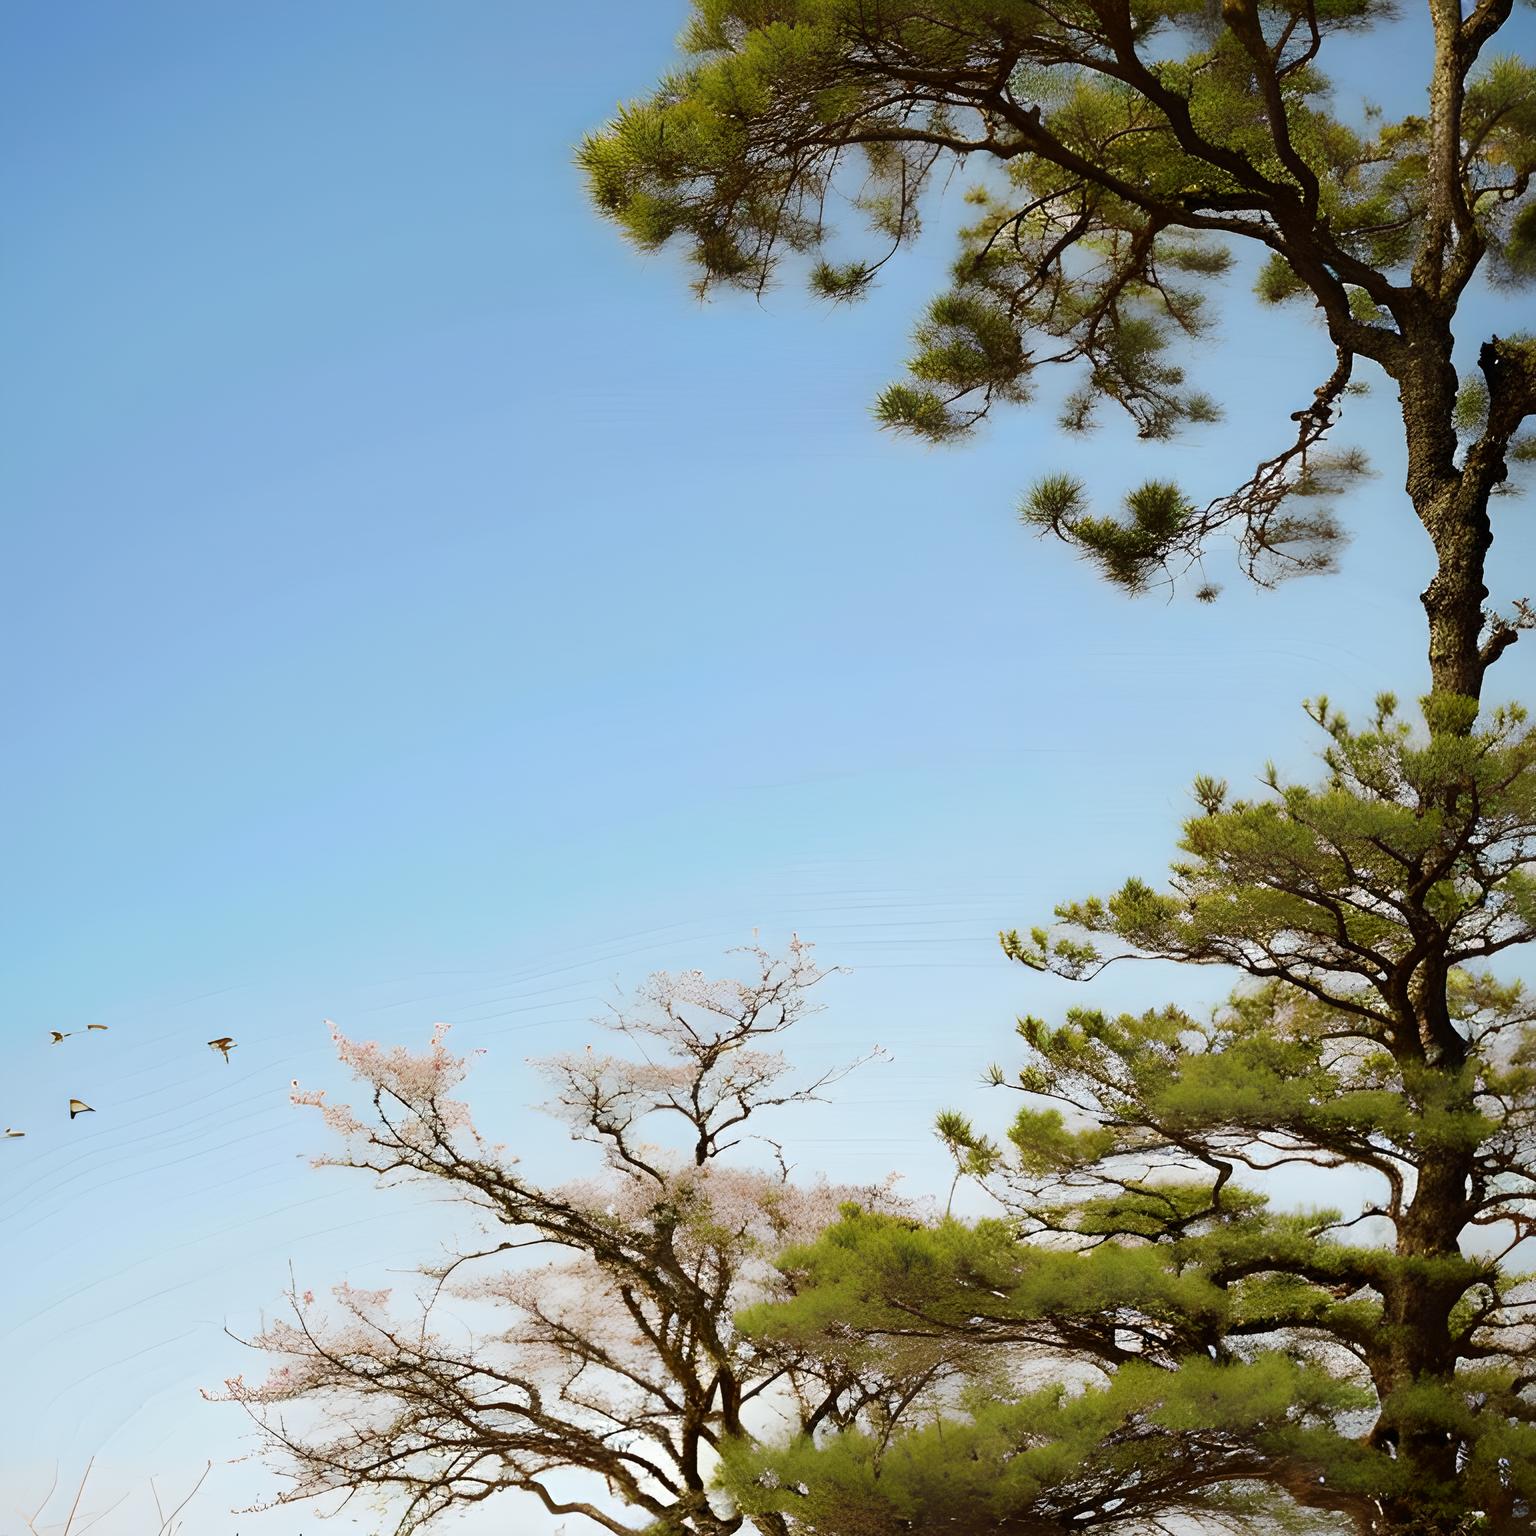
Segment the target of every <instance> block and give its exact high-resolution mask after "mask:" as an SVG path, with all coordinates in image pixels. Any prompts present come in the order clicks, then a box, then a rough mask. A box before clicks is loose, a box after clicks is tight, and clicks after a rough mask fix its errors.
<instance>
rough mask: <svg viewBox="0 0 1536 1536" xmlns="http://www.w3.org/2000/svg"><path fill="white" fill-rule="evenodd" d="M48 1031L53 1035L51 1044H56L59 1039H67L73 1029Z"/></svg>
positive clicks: (72, 1032)
mask: <svg viewBox="0 0 1536 1536" xmlns="http://www.w3.org/2000/svg"><path fill="white" fill-rule="evenodd" d="M48 1033H49V1034H50V1035H52V1036H53V1041H52V1044H54V1045H57V1044H58V1043H59V1041H60V1040H68V1039H69V1037H70V1036H71V1035H72V1034H74V1030H72V1029H69V1030H62V1029H50V1030H49V1031H48Z"/></svg>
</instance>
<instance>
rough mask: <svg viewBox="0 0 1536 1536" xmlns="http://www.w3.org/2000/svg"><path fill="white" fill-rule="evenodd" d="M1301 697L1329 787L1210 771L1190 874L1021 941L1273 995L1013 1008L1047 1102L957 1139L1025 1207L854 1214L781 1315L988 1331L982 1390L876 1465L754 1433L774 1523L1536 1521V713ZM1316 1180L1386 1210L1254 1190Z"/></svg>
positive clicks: (832, 1349)
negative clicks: (1348, 1179)
mask: <svg viewBox="0 0 1536 1536" xmlns="http://www.w3.org/2000/svg"><path fill="white" fill-rule="evenodd" d="M1313 716H1314V719H1315V720H1316V721H1317V723H1318V724H1319V725H1320V726H1322V727H1323V728H1324V729H1325V730H1326V731H1327V733H1328V738H1329V740H1328V746H1327V748H1326V751H1325V763H1326V768H1327V776H1326V778H1325V779H1324V780H1323V782H1322V783H1320V784H1317V785H1305V784H1291V783H1286V782H1283V781H1281V780H1280V779H1279V778H1278V777H1277V776H1276V775H1275V774H1274V773H1273V770H1271V771H1270V773H1269V775H1268V779H1267V792H1266V793H1265V794H1263V795H1261V796H1260V797H1258V798H1256V799H1253V800H1241V799H1239V800H1230V801H1229V799H1228V795H1227V790H1226V787H1225V786H1224V785H1221V784H1218V783H1216V782H1214V781H1212V780H1210V779H1202V780H1199V781H1197V784H1196V797H1197V800H1198V801H1199V802H1200V805H1201V810H1200V812H1199V814H1197V815H1196V816H1195V817H1193V818H1192V819H1191V820H1190V821H1189V822H1188V823H1187V824H1186V827H1185V835H1184V841H1183V848H1184V850H1185V854H1186V857H1185V858H1184V859H1183V860H1181V861H1180V862H1179V863H1178V864H1176V865H1175V866H1174V869H1173V871H1172V877H1171V880H1170V882H1169V883H1168V886H1167V888H1166V889H1164V890H1157V889H1154V888H1153V887H1152V886H1150V885H1148V884H1146V883H1145V882H1142V881H1138V880H1132V881H1129V882H1127V883H1126V884H1125V885H1124V886H1123V887H1122V888H1121V889H1120V890H1119V891H1118V892H1116V893H1115V894H1113V895H1112V896H1110V897H1107V898H1090V899H1088V900H1085V901H1080V902H1072V903H1067V904H1064V905H1063V906H1062V907H1060V908H1059V909H1058V912H1057V919H1058V921H1057V923H1056V924H1055V925H1054V926H1047V927H1041V928H1037V929H1035V930H1033V931H1032V932H1030V933H1029V934H1027V935H1020V934H1019V933H1016V932H1011V933H1008V934H1005V935H1004V936H1003V943H1004V948H1005V949H1006V951H1007V952H1008V953H1009V954H1010V955H1011V956H1012V957H1013V958H1014V959H1016V960H1018V961H1020V962H1022V963H1023V964H1025V965H1027V966H1030V967H1033V968H1036V969H1039V970H1043V971H1050V972H1054V973H1056V974H1058V975H1061V976H1065V977H1068V978H1071V979H1084V978H1086V977H1089V976H1091V975H1093V974H1094V973H1095V972H1096V971H1097V970H1098V969H1100V968H1101V967H1102V966H1103V965H1105V964H1108V963H1111V962H1112V961H1114V960H1117V959H1131V958H1135V957H1142V958H1157V959H1167V960H1174V961H1178V962H1182V963H1189V964H1216V965H1221V966H1223V967H1233V968H1235V969H1236V970H1237V971H1239V972H1240V973H1243V974H1244V975H1245V976H1246V977H1247V978H1248V980H1247V983H1246V985H1245V986H1244V987H1242V988H1241V989H1239V990H1238V991H1237V992H1236V993H1234V994H1233V996H1232V997H1231V998H1230V999H1229V1001H1228V1002H1227V1003H1226V1004H1225V1005H1223V1006H1222V1007H1220V1008H1218V1009H1217V1010H1215V1012H1214V1013H1213V1014H1212V1015H1211V1016H1210V1017H1208V1018H1200V1017H1196V1016H1194V1015H1192V1014H1190V1013H1189V1012H1187V1011H1185V1010H1183V1009H1180V1008H1176V1007H1165V1008H1158V1009H1151V1010H1148V1011H1146V1012H1143V1013H1139V1014H1122V1015H1110V1014H1106V1013H1104V1012H1102V1011H1099V1010H1095V1009H1092V1008H1079V1009H1074V1010H1072V1011H1070V1012H1069V1013H1068V1014H1067V1016H1066V1018H1065V1020H1064V1021H1063V1022H1061V1023H1059V1024H1055V1025H1052V1024H1049V1023H1047V1022H1045V1021H1044V1020H1041V1019H1039V1018H1034V1017H1026V1018H1023V1019H1021V1020H1020V1021H1019V1034H1020V1036H1021V1037H1022V1039H1023V1041H1024V1044H1025V1047H1026V1050H1027V1053H1028V1054H1027V1060H1026V1062H1025V1064H1024V1065H1023V1066H1022V1068H1020V1069H1018V1070H1017V1071H1007V1070H1004V1069H1003V1068H1001V1067H996V1068H993V1069H992V1074H991V1076H992V1080H993V1081H994V1082H995V1083H997V1084H999V1085H1003V1084H1006V1085H1009V1086H1011V1087H1013V1088H1015V1089H1016V1090H1018V1091H1019V1092H1020V1093H1022V1094H1023V1095H1024V1096H1025V1099H1026V1103H1025V1105H1024V1107H1023V1108H1021V1109H1020V1110H1019V1112H1018V1114H1017V1116H1016V1117H1015V1118H1014V1120H1013V1122H1012V1124H1011V1125H1010V1127H1009V1129H1008V1134H1007V1137H1006V1144H1002V1143H999V1142H996V1141H994V1140H993V1139H992V1138H990V1137H988V1136H987V1135H985V1134H984V1133H982V1132H979V1131H977V1130H976V1129H974V1128H973V1127H972V1125H971V1124H970V1122H969V1121H968V1120H967V1119H966V1118H965V1117H964V1116H960V1115H957V1114H955V1113H953V1112H951V1113H949V1114H946V1115H944V1116H941V1119H940V1125H939V1130H940V1133H941V1134H942V1135H943V1136H944V1138H945V1140H946V1141H947V1142H948V1143H949V1144H950V1146H951V1148H952V1149H953V1150H954V1152H955V1154H956V1157H957V1161H958V1162H959V1164H960V1166H961V1167H962V1168H963V1169H964V1171H965V1172H967V1173H968V1174H971V1175H973V1176H975V1177H976V1178H978V1179H980V1180H981V1181H982V1183H983V1184H984V1185H985V1186H986V1187H987V1188H988V1189H989V1190H990V1191H991V1192H992V1193H993V1194H994V1195H995V1196H996V1197H997V1199H998V1201H999V1202H1000V1204H1001V1207H1002V1209H1003V1212H1004V1213H1005V1214H1003V1215H1001V1216H999V1217H997V1218H996V1219H992V1220H987V1221H983V1222H981V1223H979V1224H973V1225H967V1224H963V1223H960V1222H956V1221H953V1220H946V1221H945V1222H943V1223H940V1224H938V1225H936V1226H928V1227H921V1226H917V1225H915V1224H913V1223H911V1222H903V1221H901V1220H900V1219H894V1218H892V1217H889V1216H885V1215H877V1214H868V1215H864V1214H860V1215H856V1216H853V1217H851V1218H849V1219H847V1220H845V1221H844V1222H843V1223H841V1224H840V1225H839V1226H838V1227H836V1228H834V1229H832V1230H831V1231H830V1232H828V1233H827V1234H825V1235H824V1236H823V1237H822V1238H821V1239H820V1240H819V1241H818V1242H817V1243H815V1244H813V1245H811V1246H809V1247H804V1248H801V1249H799V1250H796V1251H794V1252H791V1253H790V1254H788V1255H786V1256H785V1257H784V1258H783V1260H782V1261H781V1262H782V1265H783V1268H784V1270H785V1274H786V1277H787V1278H788V1279H789V1280H790V1282H791V1283H792V1285H793V1286H794V1288H795V1289H796V1292H797V1294H796V1296H795V1297H794V1299H792V1300H789V1301H783V1302H780V1303H778V1304H776V1305H765V1306H762V1307H759V1308H758V1309H757V1310H756V1311H755V1312H754V1313H753V1314H751V1316H750V1318H749V1326H751V1327H752V1328H753V1329H755V1330H756V1331H757V1332H758V1333H759V1334H761V1335H764V1336H771V1337H776V1338H779V1339H782V1340H785V1341H793V1342H794V1344H795V1346H796V1347H797V1348H801V1349H806V1350H808V1351H811V1352H814V1351H815V1350H816V1348H817V1347H818V1341H821V1343H820V1347H821V1348H823V1349H825V1350H826V1352H827V1354H828V1356H829V1358H843V1357H845V1356H846V1355H847V1354H848V1352H849V1349H850V1344H849V1338H850V1336H853V1337H855V1338H857V1339H858V1340H859V1341H860V1343H861V1345H862V1346H863V1347H864V1348H865V1349H866V1350H867V1351H868V1352H869V1355H870V1356H871V1357H872V1358H878V1357H879V1354H880V1352H881V1350H882V1349H884V1348H887V1347H889V1346H890V1344H891V1343H892V1342H897V1343H899V1344H900V1345H901V1346H902V1347H907V1346H908V1345H909V1343H910V1341H911V1340H912V1339H914V1338H926V1339H932V1340H942V1341H948V1342H951V1343H953V1344H956V1345H957V1346H958V1345H960V1344H961V1343H964V1344H967V1345H969V1346H971V1348H972V1349H973V1350H975V1351H976V1352H978V1354H979V1356H980V1358H981V1360H982V1361H983V1362H984V1364H985V1368H986V1372H987V1375H985V1376H982V1377H980V1378H979V1381H978V1386H979V1388H980V1389H983V1390H978V1391H977V1392H976V1393H975V1394H974V1395H973V1397H972V1398H971V1399H970V1401H969V1409H970V1411H969V1412H967V1413H964V1414H956V1415H953V1416H951V1417H947V1418H945V1419H944V1420H943V1421H942V1422H941V1423H938V1424H922V1425H919V1424H914V1425H912V1426H910V1429H909V1430H908V1431H907V1432H906V1433H903V1434H898V1435H897V1436H896V1437H894V1438H890V1439H889V1440H888V1442H887V1443H884V1444H882V1443H880V1442H877V1441H875V1440H873V1439H871V1438H870V1437H868V1436H860V1435H857V1434H854V1435H851V1436H839V1437H836V1438H835V1439H833V1440H830V1441H828V1442H827V1443H825V1444H824V1445H816V1444H814V1443H812V1441H811V1440H810V1439H808V1438H807V1437H804V1436H801V1437H798V1438H797V1439H795V1440H794V1441H793V1442H791V1443H789V1444H787V1445H786V1446H785V1447H784V1448H782V1449H781V1450H779V1451H778V1452H776V1453H774V1454H771V1455H768V1456H763V1455H761V1454H758V1453H755V1452H753V1451H750V1450H748V1449H747V1448H745V1447H743V1448H742V1449H741V1450H740V1451H739V1452H738V1454H737V1456H736V1457H735V1458H734V1459H733V1462H732V1468H731V1470H732V1477H733V1483H732V1486H733V1487H735V1488H736V1489H737V1490H738V1491H739V1495H740V1496H741V1497H742V1498H743V1500H744V1501H745V1502H746V1503H747V1505H748V1506H749V1507H751V1508H764V1509H770V1510H774V1511H777V1512H780V1513H781V1514H784V1515H786V1516H787V1517H788V1518H790V1519H791V1520H792V1522H794V1523H796V1524H797V1526H798V1527H799V1528H802V1529H804V1530H805V1531H807V1532H817V1533H827V1536H830V1533H833V1532H842V1531H860V1532H865V1531H868V1532H881V1533H885V1532H890V1533H893V1536H894V1533H896V1532H901V1531H909V1530H926V1529H929V1528H930V1527H934V1526H936V1527H938V1528H942V1529H955V1530H967V1531H969V1530H975V1531H982V1530H986V1531H995V1532H999V1533H1003V1532H1015V1533H1018V1536H1026V1533H1028V1536H1033V1533H1035V1532H1043V1531H1047V1530H1063V1529H1092V1528H1095V1527H1108V1528H1113V1529H1118V1530H1123V1531H1127V1532H1129V1531H1137V1532H1140V1531H1151V1530H1154V1529H1164V1528H1166V1527H1163V1526H1160V1525H1159V1523H1158V1522H1160V1521H1163V1520H1165V1519H1167V1518H1169V1517H1170V1516H1179V1517H1183V1518H1185V1519H1187V1520H1190V1521H1192V1522H1194V1524H1193V1525H1192V1526H1191V1527H1189V1528H1191V1529H1196V1530H1199V1529H1207V1528H1211V1526H1210V1524H1209V1523H1210V1522H1214V1524H1215V1526H1217V1527H1221V1526H1223V1524H1224V1523H1230V1522H1233V1521H1235V1522H1236V1524H1237V1528H1239V1529H1244V1530H1250V1531H1251V1530H1271V1529H1281V1528H1283V1527H1284V1525H1285V1524H1286V1523H1292V1524H1294V1523H1297V1522H1298V1521H1300V1522H1302V1523H1305V1522H1306V1520H1307V1519H1308V1518H1311V1519H1313V1520H1315V1521H1320V1522H1322V1523H1323V1524H1324V1525H1325V1526H1326V1527H1327V1528H1329V1529H1335V1530H1337V1529H1348V1530H1353V1531H1356V1532H1358V1533H1361V1536H1370V1533H1380V1532H1399V1533H1406V1532H1420V1533H1437V1536H1446V1533H1452V1532H1456V1533H1470V1532H1484V1533H1489V1536H1493V1533H1499V1536H1502V1533H1513V1532H1518V1531H1528V1530H1529V1529H1530V1528H1531V1510H1532V1508H1533V1506H1536V1326H1533V1323H1536V1319H1533V1315H1532V1309H1533V1308H1536V1278H1533V1277H1532V1276H1531V1275H1530V1274H1528V1273H1524V1272H1522V1270H1521V1268H1520V1267H1519V1264H1518V1258H1519V1252H1518V1250H1521V1245H1522V1244H1525V1243H1526V1242H1527V1241H1528V1239H1530V1238H1531V1237H1532V1236H1536V1003H1533V1002H1532V1000H1531V999H1530V997H1529V996H1528V995H1527V994H1526V992H1525V991H1524V989H1523V988H1522V987H1521V986H1520V984H1519V983H1517V982H1514V981H1511V980H1507V979H1501V978H1500V977H1499V976H1498V975H1497V974H1496V973H1495V972H1494V970H1492V969H1491V968H1490V962H1491V961H1492V960H1493V959H1494V958H1495V957H1497V956H1498V955H1500V954H1501V953H1503V952H1504V951H1506V950H1508V949H1511V948H1513V947H1514V946H1517V945H1523V944H1528V943H1530V942H1531V940H1532V939H1533V938H1536V875H1533V869H1532V865H1533V856H1536V732H1533V730H1532V729H1531V727H1530V726H1529V725H1528V724H1527V722H1526V720H1525V717H1524V715H1523V713H1522V712H1521V711H1519V710H1503V711H1496V712H1494V713H1493V714H1492V716H1491V718H1490V719H1489V720H1488V722H1487V723H1486V724H1485V725H1484V726H1483V727H1481V728H1479V729H1476V730H1474V731H1472V732H1470V733H1468V734H1459V733H1458V732H1456V731H1455V730H1440V731H1436V732H1430V731H1428V730H1423V731H1419V732H1414V731H1411V730H1410V729H1409V727H1408V724H1407V722H1405V721H1403V720H1401V719H1399V718H1398V715H1397V712H1396V704H1395V702H1394V701H1393V700H1391V699H1390V698H1385V697H1384V698H1383V699H1382V700H1380V701H1379V703H1378V706H1377V712H1376V716H1375V718H1374V719H1373V720H1372V721H1371V722H1370V723H1369V724H1368V725H1367V727H1366V728H1364V729H1363V730H1355V729H1352V728H1351V727H1350V726H1349V724H1348V723H1347V721H1345V720H1344V719H1343V718H1342V717H1341V716H1340V715H1339V714H1338V713H1337V712H1336V711H1335V710H1334V709H1333V708H1332V707H1331V706H1330V705H1328V704H1326V703H1325V702H1319V703H1318V704H1317V705H1316V706H1315V707H1314V709H1313ZM1294 1167H1305V1168H1315V1169H1318V1170H1328V1171H1337V1170H1341V1169H1343V1170H1350V1171H1351V1172H1352V1173H1353V1174H1354V1175H1355V1179H1354V1183H1355V1186H1356V1187H1357V1188H1358V1187H1359V1186H1360V1185H1361V1184H1362V1182H1363V1183H1364V1184H1365V1185H1367V1186H1368V1192H1367V1193H1366V1195H1365V1196H1364V1197H1363V1199H1360V1200H1358V1201H1357V1202H1356V1203H1355V1204H1353V1205H1352V1206H1351V1208H1348V1209H1342V1208H1332V1209H1330V1208H1324V1204H1323V1199H1321V1198H1320V1199H1319V1200H1318V1204H1317V1205H1316V1206H1315V1207H1310V1208H1302V1209H1279V1208H1276V1207H1274V1206H1273V1205H1272V1203H1271V1201H1270V1199H1269V1198H1267V1196H1266V1193H1265V1191H1264V1189H1263V1188H1262V1187H1261V1186H1260V1184H1257V1183H1255V1182H1254V1180H1255V1177H1256V1176H1257V1177H1258V1178H1259V1179H1262V1178H1263V1177H1264V1176H1267V1175H1270V1174H1272V1173H1273V1172H1274V1171H1275V1170H1277V1169H1285V1168H1294ZM1346 1192H1347V1189H1346ZM1329 1193H1333V1194H1336V1193H1338V1186H1337V1185H1336V1184H1333V1185H1331V1184H1329V1183H1328V1182H1327V1181H1326V1180H1323V1179H1322V1178H1321V1175H1320V1182H1319V1185H1318V1194H1319V1196H1320V1197H1321V1196H1326V1195H1327V1194H1329ZM1525 1251H1528V1250H1525ZM1527 1262H1528V1261H1527ZM999 1383H1001V1385H999ZM1074 1388H1075V1390H1074ZM957 1508H958V1509H962V1510H963V1511H964V1512H965V1513H964V1514H962V1515H956V1514H954V1513H952V1511H953V1510H955V1509H957ZM861 1509H862V1510H864V1511H865V1512H866V1514H865V1516H860V1515H859V1514H858V1513H857V1511H859V1510H861ZM1202 1522H1206V1523H1202ZM1329 1522H1332V1523H1331V1524H1329Z"/></svg>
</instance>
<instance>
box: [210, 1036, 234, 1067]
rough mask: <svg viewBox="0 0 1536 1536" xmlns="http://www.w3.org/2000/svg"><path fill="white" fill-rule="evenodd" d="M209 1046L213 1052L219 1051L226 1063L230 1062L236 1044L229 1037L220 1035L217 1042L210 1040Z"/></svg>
mask: <svg viewBox="0 0 1536 1536" xmlns="http://www.w3.org/2000/svg"><path fill="white" fill-rule="evenodd" d="M208 1044H209V1046H210V1047H211V1048H212V1049H213V1050H215V1051H217V1052H218V1053H219V1054H220V1055H221V1056H222V1057H223V1058H224V1060H225V1061H228V1060H229V1053H230V1051H231V1049H233V1047H234V1044H235V1042H234V1041H233V1040H232V1039H231V1038H230V1036H228V1035H220V1036H219V1038H218V1039H217V1040H210V1041H209V1042H208Z"/></svg>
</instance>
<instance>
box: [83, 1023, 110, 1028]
mask: <svg viewBox="0 0 1536 1536" xmlns="http://www.w3.org/2000/svg"><path fill="white" fill-rule="evenodd" d="M85 1027H86V1028H87V1029H105V1028H106V1027H107V1026H106V1025H105V1024H87V1025H86V1026H85Z"/></svg>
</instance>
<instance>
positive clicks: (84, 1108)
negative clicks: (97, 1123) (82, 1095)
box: [69, 1099, 96, 1120]
mask: <svg viewBox="0 0 1536 1536" xmlns="http://www.w3.org/2000/svg"><path fill="white" fill-rule="evenodd" d="M95 1113H96V1111H95V1110H94V1109H92V1108H91V1106H90V1105H89V1104H87V1103H86V1102H85V1100H84V1099H71V1100H70V1101H69V1118H70V1119H71V1120H73V1119H74V1118H75V1116H76V1115H94V1114H95Z"/></svg>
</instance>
